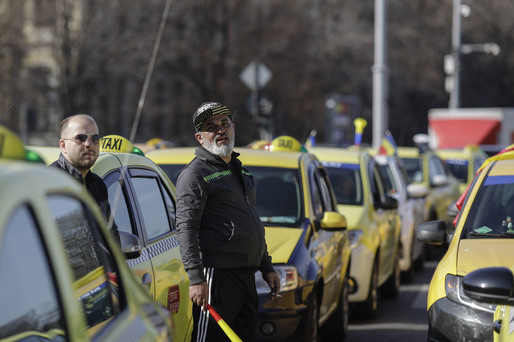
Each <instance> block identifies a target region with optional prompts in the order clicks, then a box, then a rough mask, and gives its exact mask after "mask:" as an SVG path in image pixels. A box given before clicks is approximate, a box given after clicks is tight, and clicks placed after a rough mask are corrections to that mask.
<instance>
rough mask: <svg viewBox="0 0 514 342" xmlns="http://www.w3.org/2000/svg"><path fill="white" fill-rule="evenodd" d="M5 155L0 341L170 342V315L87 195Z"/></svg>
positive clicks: (67, 180)
mask: <svg viewBox="0 0 514 342" xmlns="http://www.w3.org/2000/svg"><path fill="white" fill-rule="evenodd" d="M3 133H5V132H4V131H3V129H2V128H1V127H0V141H5V135H4V134H3ZM1 145H2V144H0V150H2V146H1ZM3 156H4V154H3V153H2V152H1V151H0V188H1V189H2V191H1V192H0V289H1V292H2V295H1V296H0V305H1V307H2V313H0V341H18V340H28V339H30V340H33V339H34V340H36V339H37V340H66V341H91V340H96V341H120V340H135V341H149V342H150V341H169V340H170V339H171V326H170V322H169V314H168V312H167V311H166V310H165V309H164V308H163V307H162V306H160V305H158V304H157V303H155V302H154V301H153V300H152V299H151V298H150V296H149V295H148V293H146V292H145V291H144V290H143V288H142V287H141V286H140V285H139V284H138V283H137V281H136V279H135V278H134V274H133V273H132V272H131V270H130V269H129V267H128V266H127V264H126V262H125V258H124V256H123V254H122V252H121V251H120V249H119V246H118V244H117V243H116V241H115V240H114V238H113V237H112V236H111V234H110V232H109V230H108V228H107V226H106V223H105V219H104V218H103V215H102V213H101V211H100V208H99V207H98V206H97V204H96V202H95V200H94V199H93V198H92V197H91V195H90V194H89V193H88V192H87V190H86V188H85V187H83V186H82V185H81V184H79V183H78V182H77V181H75V180H74V179H73V178H72V177H70V176H67V175H65V174H64V173H63V172H62V171H60V170H57V169H53V168H48V167H46V166H45V165H44V164H42V163H37V164H35V163H29V162H26V161H15V160H13V159H12V158H9V159H5V158H3Z"/></svg>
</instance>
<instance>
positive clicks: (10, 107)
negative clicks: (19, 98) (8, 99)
mask: <svg viewBox="0 0 514 342" xmlns="http://www.w3.org/2000/svg"><path fill="white" fill-rule="evenodd" d="M12 107H14V102H13V103H11V105H10V106H9V108H8V109H7V110H6V111H5V113H3V114H2V116H0V121H2V118H3V117H4V116H6V115H7V113H9V112H10V111H11V109H12Z"/></svg>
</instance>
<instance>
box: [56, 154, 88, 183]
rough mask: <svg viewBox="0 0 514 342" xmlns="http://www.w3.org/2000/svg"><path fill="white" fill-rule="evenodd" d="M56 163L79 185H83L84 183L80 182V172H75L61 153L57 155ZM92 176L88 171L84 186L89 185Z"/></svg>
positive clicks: (74, 168) (75, 169) (73, 167)
mask: <svg viewBox="0 0 514 342" xmlns="http://www.w3.org/2000/svg"><path fill="white" fill-rule="evenodd" d="M57 163H58V164H59V166H60V167H61V168H62V169H63V170H66V172H68V173H69V174H70V175H71V176H72V177H73V178H75V179H76V180H78V181H79V182H81V183H84V181H83V180H82V173H80V171H79V170H77V168H76V167H75V166H73V165H71V163H70V162H69V161H68V159H66V158H65V157H64V155H63V154H62V153H61V154H60V155H59V160H57ZM92 176H93V175H92V174H91V170H89V171H88V173H87V174H86V179H85V183H86V184H87V183H89V181H90V179H91V177H92Z"/></svg>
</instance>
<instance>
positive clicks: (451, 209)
mask: <svg viewBox="0 0 514 342" xmlns="http://www.w3.org/2000/svg"><path fill="white" fill-rule="evenodd" d="M458 214H459V209H458V208H457V201H453V202H452V203H451V204H450V205H449V206H448V209H447V210H446V215H448V217H451V218H452V219H453V218H455V217H457V215H458Z"/></svg>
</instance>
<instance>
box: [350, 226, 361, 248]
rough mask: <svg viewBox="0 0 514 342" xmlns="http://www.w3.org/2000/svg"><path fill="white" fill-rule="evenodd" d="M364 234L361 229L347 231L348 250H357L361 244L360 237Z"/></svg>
mask: <svg viewBox="0 0 514 342" xmlns="http://www.w3.org/2000/svg"><path fill="white" fill-rule="evenodd" d="M363 234H364V233H363V232H362V230H361V229H354V230H349V231H348V238H349V239H350V248H351V249H354V248H357V247H358V246H359V245H360V244H361V240H362V235H363Z"/></svg>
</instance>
